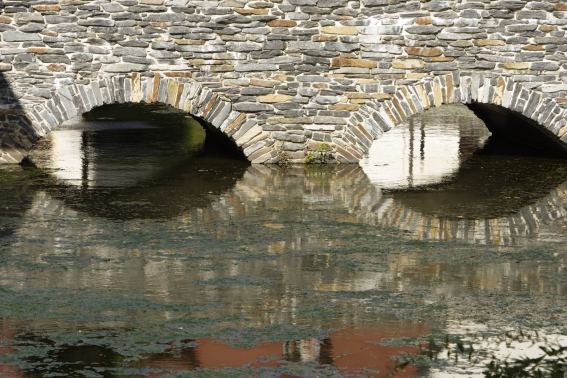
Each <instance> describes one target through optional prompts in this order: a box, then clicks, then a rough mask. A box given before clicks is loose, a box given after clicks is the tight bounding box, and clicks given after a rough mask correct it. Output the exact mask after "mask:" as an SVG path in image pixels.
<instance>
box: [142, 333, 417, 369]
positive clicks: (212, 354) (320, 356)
mask: <svg viewBox="0 0 567 378" xmlns="http://www.w3.org/2000/svg"><path fill="white" fill-rule="evenodd" d="M427 331H428V330H427V327H426V326H425V325H423V324H420V323H411V322H410V323H407V324H405V325H404V326H403V327H402V326H394V327H391V328H390V327H384V328H348V329H343V330H340V331H336V332H333V333H331V334H330V335H329V336H328V337H327V338H324V339H323V340H319V339H316V338H312V339H305V340H296V341H288V342H284V343H280V342H270V343H262V344H258V345H256V346H254V347H251V348H237V347H232V346H230V345H227V344H225V343H222V342H220V341H218V340H214V339H198V340H195V341H196V342H197V344H198V346H196V347H192V348H187V349H183V350H182V351H180V352H176V353H162V354H158V355H152V356H150V357H148V358H146V359H144V360H143V361H141V362H139V363H137V364H136V365H137V367H144V368H151V369H163V370H178V371H182V370H193V369H197V368H202V369H223V368H240V367H251V368H255V369H257V368H276V367H278V366H281V365H282V363H283V362H284V361H289V362H304V363H315V364H318V365H331V366H333V367H335V368H336V369H337V370H338V371H339V372H340V373H342V374H345V375H346V376H352V375H356V374H357V373H358V374H359V373H360V372H361V371H364V376H366V377H385V376H388V377H400V378H402V377H414V376H415V375H416V373H417V368H416V367H415V366H408V367H406V368H404V369H401V368H399V367H398V366H397V364H396V362H395V361H394V357H396V356H399V355H401V354H403V353H417V352H418V348H417V347H412V346H390V345H382V344H380V342H381V341H383V340H386V339H394V338H402V337H413V338H416V337H420V336H424V335H426V334H427Z"/></svg>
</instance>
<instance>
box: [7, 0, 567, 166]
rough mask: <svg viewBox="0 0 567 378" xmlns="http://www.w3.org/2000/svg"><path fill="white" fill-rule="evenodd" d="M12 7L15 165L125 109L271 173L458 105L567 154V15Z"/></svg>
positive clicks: (105, 4) (321, 1)
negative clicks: (191, 132)
mask: <svg viewBox="0 0 567 378" xmlns="http://www.w3.org/2000/svg"><path fill="white" fill-rule="evenodd" d="M0 7H2V8H1V14H0V31H1V41H0V71H1V72H0V73H1V76H2V77H1V80H0V82H1V85H0V86H1V88H2V89H1V91H2V93H1V94H2V96H1V98H2V101H1V102H0V110H1V112H0V117H1V118H0V121H1V129H0V131H2V133H1V135H2V145H3V148H2V153H3V154H2V155H1V156H0V160H1V161H3V162H15V161H19V160H21V158H22V157H23V156H24V155H25V153H26V150H28V149H29V148H31V146H32V144H33V143H34V142H35V141H36V140H37V139H38V138H40V137H43V136H45V135H46V134H47V133H49V131H50V130H52V129H53V128H55V127H58V126H59V125H60V124H61V123H63V122H64V121H66V120H68V119H70V118H73V117H76V116H77V115H80V114H81V113H82V112H84V111H86V110H89V109H91V108H93V107H96V106H99V105H102V104H104V103H109V102H132V101H133V102H142V101H146V102H165V103H168V104H170V105H172V106H175V107H177V108H179V109H183V110H185V111H188V112H191V113H193V114H195V115H197V116H200V117H201V118H204V119H205V120H207V121H208V122H209V123H210V124H211V125H212V126H211V127H216V128H219V129H220V130H221V131H222V132H224V133H225V134H226V135H227V136H229V137H230V138H231V139H233V140H234V142H235V143H236V144H237V145H238V146H239V147H240V148H241V149H242V150H243V151H244V153H245V155H246V156H247V157H248V159H249V160H251V161H253V162H258V163H262V162H275V161H277V160H278V159H282V158H286V159H291V160H293V161H296V162H303V161H305V159H306V157H307V158H313V157H315V158H317V157H318V154H319V153H318V152H317V151H318V150H319V151H321V150H325V149H327V148H330V149H331V155H332V158H333V159H334V160H337V161H341V162H355V161H358V160H360V159H361V158H362V157H363V156H364V155H365V154H366V153H367V151H368V148H369V147H370V145H371V143H372V141H373V140H374V139H376V138H378V137H379V136H380V135H381V134H382V133H383V132H384V131H387V130H389V129H391V128H392V127H395V126H396V125H398V124H400V123H402V122H404V121H405V120H406V119H407V118H408V117H409V116H411V115H413V114H415V113H420V112H421V111H423V110H424V109H427V108H429V107H432V106H439V105H441V104H444V103H470V102H480V103H488V104H496V105H499V106H502V107H504V108H508V109H511V110H513V111H515V112H517V113H520V114H522V115H524V116H526V117H527V118H529V119H532V120H534V121H535V122H537V123H538V124H539V125H542V126H544V127H545V128H547V130H549V131H550V135H551V136H552V137H554V138H556V139H558V140H559V139H561V138H563V137H564V135H565V133H566V132H567V128H565V127H564V126H565V124H566V121H565V106H567V98H566V96H565V95H566V94H567V82H566V81H565V76H566V75H565V72H566V71H565V66H566V64H567V59H566V57H565V52H566V51H567V47H566V46H567V44H566V42H567V38H566V37H565V31H566V30H567V26H566V25H567V4H565V3H564V2H561V1H559V0H550V1H545V2H542V1H489V0H484V1H436V0H434V1H406V0H387V1H386V0H361V1H347V0H273V1H244V0H224V1H188V0H118V1H110V0H37V1H24V0H4V1H3V4H1V5H0ZM322 144H327V145H328V146H323V147H321V145H322ZM319 155H320V154H319Z"/></svg>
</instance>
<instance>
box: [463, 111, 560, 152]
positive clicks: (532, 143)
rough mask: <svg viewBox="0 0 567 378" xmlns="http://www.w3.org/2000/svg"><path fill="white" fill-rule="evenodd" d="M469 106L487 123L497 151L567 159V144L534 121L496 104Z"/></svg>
mask: <svg viewBox="0 0 567 378" xmlns="http://www.w3.org/2000/svg"><path fill="white" fill-rule="evenodd" d="M467 107H468V108H469V109H470V110H472V111H473V113H474V114H475V115H476V116H477V117H478V118H479V119H481V120H482V121H483V122H484V124H485V125H486V127H487V128H488V129H489V130H490V132H491V133H492V135H493V137H494V138H493V141H496V142H497V143H496V145H497V147H498V148H503V147H505V145H507V147H508V149H509V150H513V151H514V153H516V154H530V155H542V156H556V157H562V158H567V145H565V143H563V142H562V141H561V140H560V139H558V138H557V136H556V135H555V134H553V133H552V132H551V131H550V130H548V129H546V128H545V127H543V126H542V125H541V124H539V123H538V122H536V121H534V120H533V119H530V118H528V117H526V116H524V115H522V114H521V113H518V112H516V111H513V110H510V109H507V108H504V107H502V106H499V105H494V104H485V103H480V102H472V103H470V104H467Z"/></svg>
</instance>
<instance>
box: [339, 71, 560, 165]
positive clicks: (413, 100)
mask: <svg viewBox="0 0 567 378" xmlns="http://www.w3.org/2000/svg"><path fill="white" fill-rule="evenodd" d="M472 103H480V104H491V105H497V106H500V107H503V108H505V109H508V110H511V111H513V112H516V113H519V114H520V115H522V116H524V117H526V118H528V119H530V120H532V121H534V122H536V123H537V124H539V125H541V126H542V127H543V128H544V129H545V130H546V131H547V132H549V133H551V134H552V135H554V136H556V137H557V141H558V142H561V143H567V111H566V110H565V109H563V108H562V107H561V106H559V105H558V104H557V103H556V102H555V100H554V99H553V98H550V97H545V96H544V94H543V93H541V92H539V91H538V90H537V89H530V88H527V87H526V86H525V85H523V84H522V83H518V82H514V81H513V79H512V78H510V77H503V76H499V77H493V76H491V77H485V76H483V75H481V74H472V75H470V76H469V75H460V74H459V73H457V72H454V73H450V74H445V75H439V76H428V77H426V78H424V79H422V80H420V81H418V82H415V83H412V84H407V85H403V86H399V87H398V88H397V90H396V91H395V93H394V94H393V95H392V96H391V98H390V99H388V100H386V101H379V100H372V101H370V102H368V103H366V104H365V105H363V106H362V107H361V108H360V109H358V110H357V111H356V112H355V113H353V114H352V115H351V117H350V118H349V119H348V121H347V127H346V128H345V129H344V132H343V133H342V135H339V136H337V137H335V138H333V144H334V145H335V151H336V152H335V156H336V159H337V161H339V162H344V163H354V162H358V161H360V160H361V159H362V158H364V156H366V155H367V153H368V151H369V149H370V146H371V145H372V143H373V141H374V140H376V139H378V138H379V137H380V136H381V135H382V134H383V133H385V132H388V131H389V130H391V129H392V128H394V127H397V126H399V125H400V124H402V123H404V122H405V121H407V120H408V119H409V118H410V117H412V116H414V115H416V114H419V113H422V112H424V111H426V110H428V109H430V108H433V107H439V106H441V105H444V104H465V105H466V104H472Z"/></svg>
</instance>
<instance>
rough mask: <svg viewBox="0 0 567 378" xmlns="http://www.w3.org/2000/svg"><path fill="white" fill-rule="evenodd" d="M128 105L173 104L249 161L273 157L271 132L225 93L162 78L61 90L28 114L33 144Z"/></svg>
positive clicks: (132, 77)
mask: <svg viewBox="0 0 567 378" xmlns="http://www.w3.org/2000/svg"><path fill="white" fill-rule="evenodd" d="M124 103H147V104H153V103H159V104H163V105H169V106H171V107H173V108H175V109H178V110H180V111H183V112H185V113H187V114H190V115H192V116H194V117H196V118H197V119H200V120H202V121H203V123H204V124H205V125H207V126H208V127H207V129H208V130H207V131H208V132H209V133H210V134H214V135H216V136H223V137H225V138H226V139H227V140H229V141H230V143H232V145H233V147H234V148H236V149H239V150H240V151H241V152H242V154H243V155H244V156H245V157H246V159H248V160H249V161H251V162H255V163H261V162H264V161H266V160H268V159H269V158H270V157H271V150H270V149H269V148H264V147H266V146H269V145H270V142H269V140H268V133H267V132H265V131H263V130H262V128H261V127H260V126H259V125H258V124H257V121H256V119H255V118H254V117H253V116H251V115H249V114H247V113H241V112H238V111H236V110H234V109H233V107H232V104H231V102H230V100H228V99H227V98H226V97H224V96H223V95H222V94H219V93H215V92H213V91H211V90H210V89H208V88H206V86H204V85H203V84H201V83H199V82H197V81H195V80H193V79H191V78H187V77H176V76H175V77H169V76H165V75H161V74H158V73H156V74H151V73H148V74H140V73H137V72H135V73H132V74H128V75H116V76H112V77H104V78H101V79H100V80H98V81H93V82H91V83H90V84H88V85H83V84H72V85H67V86H63V87H61V88H59V89H58V90H57V91H56V92H55V94H54V95H53V97H52V98H51V99H50V100H48V101H46V102H45V103H43V104H40V105H36V106H35V107H34V108H33V109H32V111H31V112H29V113H30V119H31V125H32V126H33V128H34V131H35V139H36V140H37V139H40V138H43V137H45V136H47V135H48V134H49V133H50V132H51V131H52V130H55V129H57V128H58V127H60V126H61V125H62V124H63V123H65V122H67V121H69V120H73V119H76V118H77V117H79V116H81V114H83V113H86V112H89V111H91V110H92V109H95V108H97V107H100V106H103V105H108V104H124Z"/></svg>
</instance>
